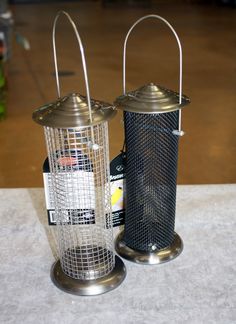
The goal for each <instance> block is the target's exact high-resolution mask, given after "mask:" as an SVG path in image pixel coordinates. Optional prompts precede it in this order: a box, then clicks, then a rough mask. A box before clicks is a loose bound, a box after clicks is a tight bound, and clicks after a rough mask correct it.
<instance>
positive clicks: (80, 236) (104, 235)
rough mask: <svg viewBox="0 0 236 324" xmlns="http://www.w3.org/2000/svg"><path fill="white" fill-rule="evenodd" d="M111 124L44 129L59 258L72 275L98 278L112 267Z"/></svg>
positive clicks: (74, 276)
mask: <svg viewBox="0 0 236 324" xmlns="http://www.w3.org/2000/svg"><path fill="white" fill-rule="evenodd" d="M107 128H108V126H107V122H104V123H101V124H99V125H95V126H92V127H81V128H75V129H61V128H51V127H44V130H45V138H46V143H47V150H48V158H49V165H50V172H51V178H52V189H53V193H54V203H55V218H56V221H57V243H58V250H59V257H60V262H61V266H62V269H63V271H64V272H65V274H67V275H68V276H70V277H72V278H74V279H97V278H100V277H102V276H105V275H106V274H108V273H109V272H110V271H111V270H112V269H113V267H114V261H115V259H114V253H113V232H112V216H111V202H110V184H109V178H110V176H109V153H108V152H109V151H108V129H107ZM94 144H95V145H94Z"/></svg>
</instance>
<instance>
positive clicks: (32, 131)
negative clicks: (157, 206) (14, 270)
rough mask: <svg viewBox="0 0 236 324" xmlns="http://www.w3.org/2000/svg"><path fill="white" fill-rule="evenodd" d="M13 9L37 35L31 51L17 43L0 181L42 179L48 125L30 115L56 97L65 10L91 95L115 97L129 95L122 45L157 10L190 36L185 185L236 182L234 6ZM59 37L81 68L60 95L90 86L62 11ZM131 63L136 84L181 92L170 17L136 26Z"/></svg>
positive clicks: (73, 65)
mask: <svg viewBox="0 0 236 324" xmlns="http://www.w3.org/2000/svg"><path fill="white" fill-rule="evenodd" d="M12 9H13V12H14V17H15V23H16V30H17V31H18V32H20V33H22V34H23V35H24V36H26V37H27V38H28V39H29V41H30V43H31V50H30V51H28V52H26V51H24V50H23V49H22V48H20V46H19V45H17V44H16V43H14V46H13V47H14V54H13V58H12V61H11V62H10V67H9V98H8V116H7V118H6V120H4V121H2V122H1V123H0V142H1V150H0V187H37V186H42V174H41V169H42V163H43V160H44V158H45V155H46V151H45V144H44V137H43V130H42V128H41V127H40V126H39V125H37V124H35V123H34V122H33V121H32V120H31V114H32V112H33V110H34V109H36V108H37V107H39V106H41V105H43V104H44V103H47V102H50V101H53V100H55V99H56V85H55V81H54V77H53V71H54V70H53V69H54V68H53V61H52V45H51V32H52V23H53V19H54V16H55V14H56V12H57V11H58V10H61V9H64V10H66V11H68V12H69V13H70V14H71V15H72V17H73V18H74V20H75V21H76V23H77V24H79V30H80V33H81V37H82V40H83V43H84V47H85V53H86V57H87V64H88V72H89V80H90V88H91V94H92V97H93V98H97V99H101V100H105V101H108V102H109V101H110V102H112V101H113V100H114V99H115V98H116V97H117V96H118V95H120V94H121V93H122V81H121V77H122V75H121V71H122V65H121V63H122V45H123V41H124V37H125V34H126V32H127V30H128V29H129V27H130V26H131V24H132V23H133V22H134V21H135V20H136V19H138V18H139V17H141V16H142V15H145V14H148V13H151V12H153V13H156V14H159V15H161V16H163V17H165V18H166V19H167V20H169V21H170V22H171V23H172V24H173V26H174V27H175V29H176V31H177V32H178V34H179V36H180V38H181V41H182V46H183V53H184V79H183V90H184V93H185V94H186V95H188V96H189V97H190V98H191V100H192V103H191V105H189V106H188V107H187V108H186V109H185V110H184V111H183V129H184V130H185V132H186V135H185V136H184V137H182V138H181V140H180V154H179V177H178V183H181V184H183V183H184V184H196V183H198V184H199V183H233V182H236V163H235V161H236V135H235V133H236V127H235V123H236V90H235V89H236V59H235V58H236V33H235V30H236V10H232V9H228V8H222V7H215V6H200V5H195V6H193V5H190V4H188V5H178V6H176V5H170V4H169V5H167V4H160V5H159V6H155V7H154V8H151V9H144V8H132V9H131V8H106V9H104V8H102V7H101V5H100V4H99V3H98V2H89V1H85V2H81V3H75V2H73V3H70V2H69V3H58V4H50V5H48V4H47V5H46V4H44V5H42V4H41V5H16V6H13V8H12ZM57 35H58V37H57V43H58V55H59V65H60V69H61V70H63V71H72V72H74V73H75V75H72V76H65V77H63V78H61V82H62V93H63V94H66V93H68V92H72V91H77V92H80V93H85V90H84V83H83V74H82V69H81V63H80V53H79V50H78V47H77V45H76V42H75V37H74V35H73V33H72V29H71V26H70V25H69V24H68V23H67V21H66V20H65V19H64V18H63V19H61V21H60V24H59V27H58V34H57ZM127 67H128V68H127V89H128V90H132V89H136V88H138V87H139V86H141V85H143V84H145V83H149V82H156V83H157V84H161V85H163V86H166V87H168V88H170V89H173V90H176V91H177V90H178V49H177V45H176V43H175V40H174V37H173V36H172V34H171V32H170V31H169V29H168V28H167V27H166V26H165V25H164V24H162V23H160V22H158V21H154V20H153V21H152V20H149V21H146V22H143V23H142V24H140V25H139V26H138V27H137V29H136V33H134V34H133V35H132V37H131V38H130V42H129V44H128V61H127ZM120 120H121V115H118V116H117V117H116V118H115V120H113V121H112V122H111V124H110V137H111V139H110V146H111V157H114V156H115V155H116V154H118V152H119V150H120V148H121V146H122V138H123V130H122V124H121V122H120Z"/></svg>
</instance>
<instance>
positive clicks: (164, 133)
mask: <svg viewBox="0 0 236 324" xmlns="http://www.w3.org/2000/svg"><path fill="white" fill-rule="evenodd" d="M178 114H179V112H178V111H175V112H170V113H163V114H140V113H132V112H125V113H124V121H125V139H126V151H127V166H126V196H127V198H126V219H125V230H124V241H125V243H126V245H127V246H129V247H130V248H132V249H135V250H140V251H155V250H160V249H163V248H166V247H168V246H169V245H170V244H171V243H172V242H173V238H174V225H175V205H176V178H177V157H178V138H179V137H178V136H176V135H173V133H172V131H173V130H175V129H177V128H178Z"/></svg>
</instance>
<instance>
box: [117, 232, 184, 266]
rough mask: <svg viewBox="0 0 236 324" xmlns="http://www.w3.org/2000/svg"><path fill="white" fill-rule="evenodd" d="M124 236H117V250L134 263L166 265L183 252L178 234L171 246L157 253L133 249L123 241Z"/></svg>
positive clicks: (121, 234)
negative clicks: (165, 263)
mask: <svg viewBox="0 0 236 324" xmlns="http://www.w3.org/2000/svg"><path fill="white" fill-rule="evenodd" d="M123 235H124V232H121V233H120V234H119V235H118V236H117V238H116V243H115V248H116V251H117V253H118V254H119V255H120V256H121V257H123V258H124V259H127V260H129V261H132V262H136V263H140V264H158V263H164V262H167V261H170V260H173V259H174V258H176V257H177V256H178V255H179V254H180V253H181V252H182V250H183V242H182V240H181V238H180V236H179V235H178V234H177V233H175V236H174V241H173V243H172V244H171V245H170V246H168V247H167V248H165V249H162V250H158V251H156V252H144V251H137V250H133V249H131V248H130V247H128V246H127V245H126V244H125V242H124V241H123Z"/></svg>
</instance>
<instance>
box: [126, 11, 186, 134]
mask: <svg viewBox="0 0 236 324" xmlns="http://www.w3.org/2000/svg"><path fill="white" fill-rule="evenodd" d="M147 18H156V19H159V20H161V21H163V22H164V23H165V24H166V25H167V26H168V27H169V28H170V29H171V31H172V32H173V34H174V36H175V38H176V41H177V44H178V47H179V104H180V105H181V104H182V83H183V53H182V46H181V43H180V39H179V36H178V35H177V33H176V31H175V30H174V28H173V27H172V25H171V24H170V23H169V22H168V21H167V20H166V19H164V18H163V17H161V16H158V15H146V16H144V17H141V18H140V19H138V20H137V21H136V22H135V23H134V24H133V25H132V26H131V28H130V29H129V31H128V33H127V35H126V37H125V41H124V48H123V94H124V95H125V94H126V48H127V42H128V38H129V36H130V34H131V32H132V30H133V29H134V28H135V27H136V26H137V25H138V24H139V23H140V22H141V21H143V20H145V19H147ZM174 134H175V135H179V136H182V135H184V132H183V131H182V130H181V109H179V127H178V130H175V131H174Z"/></svg>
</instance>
